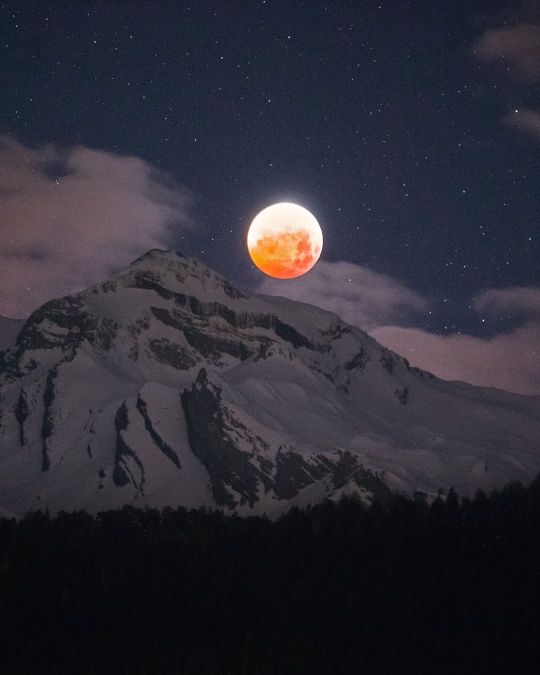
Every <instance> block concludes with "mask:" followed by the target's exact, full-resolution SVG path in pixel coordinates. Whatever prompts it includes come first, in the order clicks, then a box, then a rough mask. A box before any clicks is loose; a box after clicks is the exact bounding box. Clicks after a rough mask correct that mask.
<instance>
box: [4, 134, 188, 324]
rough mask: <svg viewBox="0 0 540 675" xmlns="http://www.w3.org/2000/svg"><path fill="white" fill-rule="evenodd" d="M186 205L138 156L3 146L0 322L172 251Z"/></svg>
mask: <svg viewBox="0 0 540 675" xmlns="http://www.w3.org/2000/svg"><path fill="white" fill-rule="evenodd" d="M188 203H189V196H188V193H187V191H186V190H184V189H183V188H181V187H179V186H177V185H175V184H174V183H172V182H171V181H170V179H169V178H168V177H167V176H165V175H163V174H162V173H161V172H159V171H156V170H155V169H154V168H152V167H151V166H150V165H149V164H148V163H147V162H145V161H143V160H142V159H139V158H137V157H128V156H122V155H118V154H114V153H110V152H104V151H99V150H91V149H89V148H86V147H83V146H76V147H70V148H59V147H56V146H54V145H43V146H40V147H37V148H30V147H26V146H24V145H23V144H21V143H19V142H17V141H16V140H13V139H11V138H7V137H0V227H1V228H2V229H1V236H2V246H1V248H0V314H5V315H7V316H14V317H21V316H24V315H25V314H27V313H28V312H29V311H31V310H33V309H35V308H36V307H37V306H39V305H40V304H41V303H43V302H44V301H46V300H49V299H50V298H51V297H55V296H58V295H62V294H66V293H70V292H74V291H77V290H80V289H81V288H83V287H85V286H88V285H90V284H92V283H94V282H96V281H99V280H101V279H103V278H106V277H107V276H108V275H110V273H111V272H112V271H114V270H117V269H121V268H122V267H124V266H126V265H127V264H129V262H130V261H131V260H132V259H133V258H135V257H137V256H138V255H140V254H142V253H144V252H145V251H147V250H148V249H150V248H152V247H156V246H157V247H167V246H170V245H171V244H172V242H173V238H174V233H175V229H176V232H177V230H178V228H179V227H185V226H186V223H187V218H186V213H187V208H188ZM173 228H175V229H173Z"/></svg>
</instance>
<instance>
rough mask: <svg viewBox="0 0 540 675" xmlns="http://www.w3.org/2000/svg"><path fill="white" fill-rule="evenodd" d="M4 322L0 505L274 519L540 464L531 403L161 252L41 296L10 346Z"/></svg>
mask: <svg viewBox="0 0 540 675" xmlns="http://www.w3.org/2000/svg"><path fill="white" fill-rule="evenodd" d="M18 327H19V326H17V328H18ZM1 328H2V324H1V323H0V335H4V333H5V335H6V338H5V340H4V343H5V344H4V347H5V346H6V343H11V345H12V346H11V347H10V348H8V349H7V350H6V351H4V352H3V353H2V352H0V373H1V375H0V513H4V514H8V515H9V514H22V513H23V512H25V511H27V510H29V509H35V508H45V507H48V508H49V509H50V510H51V511H53V512H54V511H57V510H59V509H65V510H74V509H87V510H89V511H92V512H96V511H99V510H103V509H107V508H113V507H119V506H121V505H123V504H134V505H137V506H144V505H145V504H148V505H151V506H158V507H162V506H166V505H171V506H177V505H182V506H186V507H198V506H207V507H219V508H223V509H224V510H226V511H228V512H230V511H236V512H238V513H241V514H248V513H267V514H268V515H271V516H275V515H277V514H279V513H281V512H283V510H285V509H286V508H288V507H289V506H291V505H292V504H307V503H314V502H317V501H320V500H322V499H324V498H327V497H329V498H338V497H339V496H341V495H342V494H350V493H357V494H359V495H360V497H361V498H362V499H364V500H366V501H369V500H371V499H372V498H373V495H377V496H379V497H380V498H382V499H384V497H385V496H387V495H388V494H389V491H390V490H392V491H401V492H403V493H406V494H411V493H413V492H414V491H417V490H420V491H423V492H425V493H427V495H428V496H432V495H434V494H436V493H437V491H438V489H439V488H442V489H443V490H447V489H448V488H450V487H454V488H455V489H456V490H457V491H458V493H459V494H461V495H472V494H474V493H475V491H476V490H477V489H479V488H481V489H484V490H487V489H490V488H492V487H495V486H501V485H503V484H505V483H507V482H509V481H511V480H520V481H523V482H527V481H529V480H531V479H532V478H533V477H534V476H535V474H536V473H537V472H538V471H540V441H539V439H540V397H530V396H529V397H527V396H520V395H517V394H509V393H506V392H502V391H499V390H495V389H485V388H479V387H473V386H471V385H467V384H464V383H456V382H452V383H451V382H445V381H443V380H440V379H438V378H436V377H434V376H432V375H430V374H429V373H426V372H423V371H419V370H417V369H414V368H411V367H409V365H408V363H407V362H406V360H405V359H404V358H402V357H400V356H398V355H396V354H394V353H393V352H391V351H389V350H388V349H385V348H384V347H382V346H380V345H379V344H378V343H377V342H376V341H375V340H373V339H372V338H370V337H369V336H368V335H367V334H366V333H364V332H363V331H361V330H359V329H357V328H354V327H352V326H349V325H348V324H346V323H344V322H343V321H341V320H340V319H339V317H337V316H336V315H334V314H332V313H330V312H327V311H323V310H321V309H318V308H316V307H312V306H310V305H305V304H301V303H298V302H293V301H289V300H286V299H283V298H277V297H270V296H262V295H251V296H247V295H245V294H244V293H242V292H240V291H238V290H237V289H235V288H234V287H233V286H232V285H231V284H230V283H229V282H227V281H226V280H225V279H224V278H223V277H221V276H219V275H218V274H216V273H214V272H212V271H211V270H209V269H208V268H207V267H205V266H204V265H202V264H201V263H199V262H197V261H195V260H192V259H188V258H185V257H184V256H182V255H181V254H178V253H175V252H170V251H169V252H168V251H156V250H154V251H150V252H149V253H147V254H146V255H145V256H143V257H142V258H140V259H139V260H137V261H135V262H134V263H133V264H132V265H131V266H130V267H129V268H128V269H127V270H125V271H123V272H121V273H120V274H118V275H116V276H115V277H114V278H112V279H111V280H109V281H106V282H104V283H103V284H100V285H97V286H95V287H93V288H90V289H88V290H86V291H84V292H82V293H80V294H77V295H74V296H70V297H66V298H61V299H58V300H53V301H51V302H50V303H48V304H47V305H44V306H43V307H42V308H40V309H39V310H37V311H36V312H35V313H34V314H33V315H32V316H31V317H30V318H29V319H28V321H27V322H26V324H25V325H24V327H23V328H22V330H21V331H20V333H19V335H18V339H17V344H14V335H8V333H9V330H7V331H4V333H2V332H1ZM10 328H11V327H10ZM12 333H13V331H12ZM1 348H2V347H1V346H0V349H1Z"/></svg>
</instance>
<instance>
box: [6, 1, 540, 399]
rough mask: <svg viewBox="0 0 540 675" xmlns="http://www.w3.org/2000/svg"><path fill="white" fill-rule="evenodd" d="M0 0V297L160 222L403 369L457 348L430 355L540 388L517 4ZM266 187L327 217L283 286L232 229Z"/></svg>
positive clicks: (233, 275)
mask: <svg viewBox="0 0 540 675" xmlns="http://www.w3.org/2000/svg"><path fill="white" fill-rule="evenodd" d="M0 7H1V17H2V21H1V24H0V25H1V33H0V52H1V55H2V58H1V59H0V67H1V68H2V71H3V72H2V80H3V91H2V97H1V101H0V135H1V137H2V141H1V143H0V227H2V228H3V237H2V242H1V243H0V262H2V263H5V264H3V265H2V269H3V272H2V273H1V274H2V277H3V278H0V282H1V284H0V285H1V286H2V287H3V289H4V290H3V291H0V312H2V313H4V314H6V315H10V316H23V315H25V314H27V313H28V311H30V310H31V309H33V308H35V307H36V306H37V305H38V304H40V303H41V302H43V301H44V300H45V299H46V298H45V297H43V296H44V294H45V293H46V289H47V287H48V286H49V287H50V289H51V292H52V293H53V294H55V293H56V294H57V293H59V292H60V291H62V290H64V289H65V290H66V292H67V291H71V290H73V289H76V288H78V287H80V288H82V287H84V285H85V284H86V285H87V283H88V282H90V281H94V280H95V281H97V280H98V279H99V278H103V272H104V271H106V270H112V269H114V268H115V265H119V266H122V265H125V264H126V260H125V259H124V257H125V256H127V262H129V259H132V258H133V257H136V255H139V254H140V253H142V252H144V250H145V249H147V248H150V247H151V246H152V245H155V244H156V242H157V243H159V242H163V243H164V244H166V245H167V246H168V247H172V248H178V249H180V250H182V251H184V252H185V253H187V254H190V255H194V256H196V257H198V258H200V259H202V260H203V261H204V262H206V263H207V264H209V265H210V266H212V267H213V268H215V269H218V270H219V271H221V272H222V273H224V274H225V275H226V276H228V277H229V278H230V279H231V280H232V281H234V282H236V283H237V284H238V285H240V286H241V287H243V288H245V289H247V290H261V291H265V292H270V293H272V292H279V293H280V294H289V295H290V296H291V297H295V298H297V299H303V300H305V301H308V302H312V303H314V304H320V305H321V306H327V307H340V308H341V310H342V313H343V314H344V315H345V318H347V319H348V320H351V321H352V322H353V323H354V322H356V323H357V324H358V325H361V326H362V327H364V328H366V329H369V330H372V331H373V332H374V335H375V336H376V337H378V339H381V340H382V341H383V342H386V343H387V344H389V346H392V347H393V348H396V349H398V350H400V351H401V352H402V353H406V355H408V357H410V356H413V358H411V360H412V361H413V362H415V358H414V355H415V351H416V352H418V351H422V352H423V354H424V360H422V359H420V360H419V361H418V363H419V365H422V366H423V367H428V366H430V367H432V368H433V369H434V370H437V367H436V366H437V363H439V364H440V363H441V362H442V360H444V359H450V361H452V360H455V359H456V358H457V359H459V358H460V355H461V354H463V353H464V351H466V350H464V347H467V348H468V347H471V350H472V351H471V354H470V356H469V357H467V358H468V360H467V359H464V361H463V363H462V364H461V365H462V368H461V370H459V369H458V372H457V375H456V373H455V372H454V371H451V372H449V373H448V372H446V371H444V369H443V371H442V375H443V376H462V377H463V378H464V379H469V381H479V382H480V383H484V384H495V385H497V386H508V388H511V389H512V388H513V389H514V390H520V391H528V392H531V393H540V369H539V368H538V367H537V366H535V365H534V362H535V359H536V360H537V361H540V359H538V352H537V348H538V346H539V344H538V343H539V338H538V333H539V330H538V329H539V328H540V323H539V318H540V269H539V268H540V264H539V261H540V196H539V195H540V192H539V184H540V7H539V5H538V3H537V2H526V1H525V2H498V1H497V0H489V1H484V0H478V1H477V2H474V3H471V2H464V1H456V2H442V1H440V2H439V1H436V2H433V1H430V2H422V1H421V0H416V1H414V2H406V1H405V0H403V1H400V2H381V1H380V2H371V1H369V0H366V1H365V2H362V3H359V2H352V1H351V2H337V1H336V2H322V1H321V2H319V1H316V0H312V1H310V2H302V1H297V2H291V1H288V2H286V1H283V0H253V1H250V2H247V1H246V2H235V1H233V0H231V2H213V1H211V0H208V1H205V2H182V1H178V2H170V3H169V2H159V3H155V2H142V1H134V2H130V3H115V2H112V3H111V2H77V3H67V2H66V3H63V2H55V3H48V2H46V1H45V0H41V1H39V2H37V1H35V2H25V1H24V0H18V2H4V3H0ZM143 194H144V196H142V195H143ZM276 201H294V202H297V203H300V204H302V205H304V206H305V207H307V208H309V209H310V210H311V211H312V212H313V213H314V214H315V215H316V217H317V219H318V220H319V222H320V224H321V227H322V228H323V232H324V236H325V247H324V251H323V256H322V262H321V263H319V264H318V266H316V268H315V269H314V271H313V272H312V273H310V274H309V275H307V276H306V278H305V279H301V280H299V281H298V283H294V282H293V284H292V285H290V286H284V285H283V283H282V282H281V285H280V284H275V285H274V286H272V284H273V282H270V281H268V280H265V279H264V278H262V277H261V274H260V272H258V271H257V270H256V269H255V268H254V267H253V265H252V264H251V261H250V259H249V256H248V255H247V252H246V249H245V235H246V232H247V228H248V226H249V223H250V221H251V219H252V218H253V217H254V216H255V215H256V213H257V212H258V211H259V210H260V209H261V208H264V207H265V206H267V205H268V204H270V203H273V202H276ZM2 247H3V249H4V250H3V252H2ZM100 275H101V276H100ZM94 276H95V277H96V278H95V279H94ZM308 277H309V278H308ZM49 282H50V283H49ZM381 289H382V290H383V291H384V292H378V291H380V290H381ZM50 295H51V293H49V296H50ZM385 331H386V333H385ZM426 340H427V343H429V344H427V343H426V342H425V341H426ZM464 340H466V341H467V342H466V343H465V342H464ZM502 344H504V348H502V347H501V345H502ZM471 345H472V346H471ZM486 345H487V346H489V348H493V347H494V346H495V347H497V345H498V347H497V348H496V349H494V351H493V353H492V354H491V356H490V357H489V358H491V359H492V361H489V359H488V362H486V364H485V365H484V366H483V368H484V376H480V377H479V379H478V377H477V376H476V375H475V374H473V373H472V370H471V369H473V364H475V363H476V362H477V361H478V354H479V353H482V354H484V353H485V350H484V347H486ZM441 350H443V352H444V353H442V352H441ZM488 351H489V350H488ZM516 352H519V356H518V357H516V358H518V360H520V361H519V364H518V365H516V366H515V368H514V367H512V368H509V369H507V371H505V373H503V374H501V377H502V379H499V380H497V379H495V380H494V381H492V380H489V377H488V379H487V380H486V377H485V373H486V372H488V371H489V370H490V369H492V368H493V360H500V359H501V357H503V356H504V358H507V357H506V355H507V354H508V353H510V354H516ZM467 353H468V352H467ZM426 355H429V357H427V356H426ZM508 358H512V357H508ZM426 359H427V361H426ZM518 366H519V367H518ZM535 368H536V370H535ZM518 371H519V372H518ZM468 372H470V376H469V377H467V373H468ZM475 377H476V379H475ZM482 378H483V379H482ZM520 378H521V379H520ZM515 382H517V383H518V384H515Z"/></svg>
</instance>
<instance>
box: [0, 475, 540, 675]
mask: <svg viewBox="0 0 540 675" xmlns="http://www.w3.org/2000/svg"><path fill="white" fill-rule="evenodd" d="M539 601H540V480H538V479H537V480H536V481H535V482H534V483H533V484H532V485H531V486H530V487H528V488H525V487H523V486H521V485H519V484H513V485H510V486H508V487H507V488H505V489H503V490H500V491H497V492H494V493H492V494H491V495H489V496H488V495H485V494H483V493H479V494H478V495H477V496H476V497H475V498H474V499H472V500H469V499H463V500H460V499H458V498H457V496H456V495H455V494H454V493H452V492H451V493H450V494H449V495H448V497H447V498H446V499H441V498H438V499H437V500H435V501H434V502H433V503H432V504H430V505H429V504H427V503H426V502H425V500H423V499H421V498H417V499H406V498H403V497H395V498H393V499H392V500H391V501H390V503H388V504H385V505H380V504H374V505H373V506H372V507H370V508H366V507H364V506H362V505H361V503H359V502H358V501H356V500H353V499H344V500H342V501H341V502H339V503H332V502H326V503H323V504H320V505H318V506H314V507H312V508H308V509H306V510H299V509H293V510H292V511H290V512H289V513H288V514H287V515H285V516H284V517H282V518H281V519H280V520H278V521H277V522H271V521H269V520H267V519H265V518H255V517H252V518H238V517H226V516H224V515H222V514H221V513H218V512H205V511H186V510H185V509H174V510H173V509H165V510H163V511H161V512H160V511H157V510H152V509H150V510H138V509H134V508H128V507H126V508H124V509H121V510H117V511H109V512H105V513H100V514H99V515H97V516H96V517H93V516H90V515H88V514H86V513H60V514H59V515H57V516H56V517H54V518H53V517H50V516H49V515H47V514H43V513H33V514H30V515H28V516H27V517H25V518H24V519H22V520H21V521H19V522H15V521H13V520H12V521H10V520H2V521H0V610H1V615H0V621H1V624H0V672H1V673H2V674H3V675H11V674H14V673H17V674H19V673H25V674H26V673H27V674H28V675H33V674H35V673H54V674H55V675H64V674H66V675H67V674H69V675H78V674H79V673H80V674H88V675H90V674H92V675H94V674H98V673H99V674H109V673H110V674H116V673H129V674H130V675H139V674H143V673H144V674H152V675H154V674H159V673H163V674H166V675H169V674H170V675H174V674H176V673H178V674H182V675H269V674H272V675H278V674H279V675H289V674H290V675H303V674H309V675H317V674H321V675H322V674H324V675H332V674H336V675H337V674H340V673H347V674H348V673H351V674H353V673H354V674H356V673H366V674H368V675H379V674H380V675H398V674H410V675H421V674H422V673H429V674H430V675H446V674H448V675H469V674H470V675H477V674H482V673H490V675H491V674H493V673H506V674H514V673H529V672H530V673H538V672H540V642H539V640H540V604H539Z"/></svg>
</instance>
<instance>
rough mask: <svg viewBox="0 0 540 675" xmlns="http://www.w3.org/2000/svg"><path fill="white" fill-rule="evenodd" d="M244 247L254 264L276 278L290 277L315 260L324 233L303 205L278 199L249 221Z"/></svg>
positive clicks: (300, 272) (319, 250)
mask: <svg viewBox="0 0 540 675" xmlns="http://www.w3.org/2000/svg"><path fill="white" fill-rule="evenodd" d="M247 247H248V251H249V254H250V256H251V259H252V260H253V262H254V263H255V265H256V266H257V267H258V268H259V269H260V270H261V271H262V272H264V273H265V274H268V275H269V276H271V277H276V278H277V279H293V278H294V277H299V276H300V275H302V274H305V273H306V272H308V271H309V270H310V269H311V268H312V267H313V265H315V263H316V262H317V260H318V259H319V257H320V255H321V251H322V247H323V235H322V230H321V228H320V225H319V223H318V222H317V219H316V218H315V216H314V215H313V214H312V213H310V212H309V211H308V210H307V209H305V208H304V207H303V206H299V205H298V204H291V203H289V202H281V203H280V204H273V205H272V206H269V207H267V208H266V209H264V210H263V211H261V212H260V213H259V214H258V215H257V216H256V217H255V218H254V220H253V222H252V223H251V225H250V228H249V231H248V235H247Z"/></svg>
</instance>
